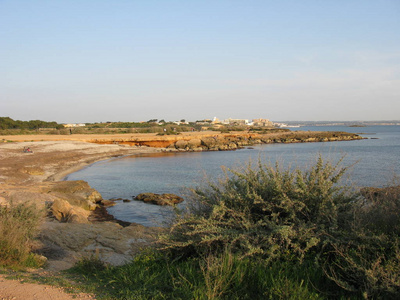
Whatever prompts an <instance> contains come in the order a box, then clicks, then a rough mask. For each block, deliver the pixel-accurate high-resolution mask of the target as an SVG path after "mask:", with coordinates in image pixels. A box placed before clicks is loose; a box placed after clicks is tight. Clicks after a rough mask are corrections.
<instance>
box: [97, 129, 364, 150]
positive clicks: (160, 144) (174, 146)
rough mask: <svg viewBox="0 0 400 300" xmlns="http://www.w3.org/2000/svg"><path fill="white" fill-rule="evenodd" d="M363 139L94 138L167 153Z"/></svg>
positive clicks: (302, 135)
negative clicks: (162, 150) (152, 148)
mask: <svg viewBox="0 0 400 300" xmlns="http://www.w3.org/2000/svg"><path fill="white" fill-rule="evenodd" d="M359 139H363V138H362V137H361V136H359V135H357V134H354V133H347V132H323V131H294V132H291V131H283V132H271V133H265V134H259V133H248V132H240V133H217V132H215V133H210V132H208V133H196V134H190V133H185V134H182V135H174V136H154V135H153V136H147V137H135V138H129V137H128V136H126V137H124V138H117V139H92V140H90V142H93V143H98V144H120V145H131V146H147V147H156V148H165V149H166V151H224V150H236V149H240V148H242V147H245V146H253V145H259V144H272V143H310V142H333V141H349V140H359Z"/></svg>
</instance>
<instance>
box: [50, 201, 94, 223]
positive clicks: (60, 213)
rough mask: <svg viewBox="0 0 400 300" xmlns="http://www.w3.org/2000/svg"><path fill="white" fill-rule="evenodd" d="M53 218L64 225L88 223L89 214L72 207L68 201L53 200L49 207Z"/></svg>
mask: <svg viewBox="0 0 400 300" xmlns="http://www.w3.org/2000/svg"><path fill="white" fill-rule="evenodd" d="M51 212H52V214H53V216H54V217H55V218H56V219H57V220H58V221H60V222H64V223H89V221H88V216H89V212H88V211H86V210H84V209H82V208H79V207H74V206H72V205H71V204H70V203H69V202H68V201H66V200H63V199H56V200H54V202H53V204H52V206H51Z"/></svg>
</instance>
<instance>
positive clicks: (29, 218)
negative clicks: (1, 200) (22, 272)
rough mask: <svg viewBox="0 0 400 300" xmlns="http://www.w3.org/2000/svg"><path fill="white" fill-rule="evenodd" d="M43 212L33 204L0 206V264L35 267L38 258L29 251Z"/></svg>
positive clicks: (38, 260)
mask: <svg viewBox="0 0 400 300" xmlns="http://www.w3.org/2000/svg"><path fill="white" fill-rule="evenodd" d="M42 216H43V213H42V211H41V210H39V209H37V207H36V206H35V205H33V204H25V203H23V204H13V203H11V204H10V205H9V206H0V265H1V266H5V267H17V268H18V267H35V266H36V267H37V266H39V265H40V264H41V262H40V259H38V257H36V256H35V255H34V254H32V253H31V251H30V250H31V245H32V240H33V238H34V237H35V234H36V233H37V228H38V225H39V223H40V221H41V218H42Z"/></svg>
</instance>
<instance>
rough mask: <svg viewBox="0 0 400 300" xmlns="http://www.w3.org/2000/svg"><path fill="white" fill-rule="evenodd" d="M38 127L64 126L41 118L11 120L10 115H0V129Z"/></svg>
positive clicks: (34, 128) (58, 127)
mask: <svg viewBox="0 0 400 300" xmlns="http://www.w3.org/2000/svg"><path fill="white" fill-rule="evenodd" d="M39 128H56V129H61V128H64V126H63V125H62V124H58V123H57V122H54V121H53V122H46V121H41V120H30V121H20V120H13V119H11V118H10V117H0V129H28V130H38V129H39Z"/></svg>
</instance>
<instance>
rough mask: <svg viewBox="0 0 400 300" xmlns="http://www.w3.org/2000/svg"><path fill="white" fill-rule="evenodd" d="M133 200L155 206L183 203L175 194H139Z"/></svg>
mask: <svg viewBox="0 0 400 300" xmlns="http://www.w3.org/2000/svg"><path fill="white" fill-rule="evenodd" d="M134 199H135V200H139V201H143V202H145V203H150V204H155V205H161V206H164V205H171V206H173V205H176V204H178V203H181V202H182V201H183V198H182V197H179V196H177V195H175V194H154V193H141V194H139V195H137V196H136V197H135V198H134Z"/></svg>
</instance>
